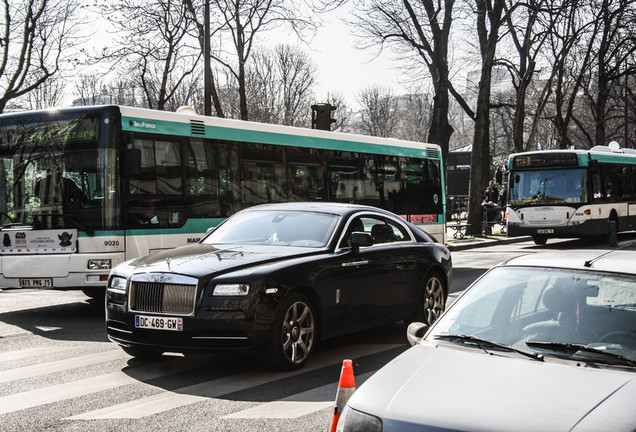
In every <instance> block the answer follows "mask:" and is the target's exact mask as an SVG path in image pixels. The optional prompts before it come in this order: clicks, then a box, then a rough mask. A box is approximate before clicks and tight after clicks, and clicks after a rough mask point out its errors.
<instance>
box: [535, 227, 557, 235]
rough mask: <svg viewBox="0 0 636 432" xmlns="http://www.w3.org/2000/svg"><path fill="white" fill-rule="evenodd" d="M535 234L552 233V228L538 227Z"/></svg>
mask: <svg viewBox="0 0 636 432" xmlns="http://www.w3.org/2000/svg"><path fill="white" fill-rule="evenodd" d="M537 234H554V230H553V229H552V228H546V229H538V230H537Z"/></svg>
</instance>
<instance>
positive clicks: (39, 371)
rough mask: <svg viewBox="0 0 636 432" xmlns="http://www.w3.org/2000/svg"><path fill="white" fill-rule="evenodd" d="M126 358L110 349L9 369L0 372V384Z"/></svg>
mask: <svg viewBox="0 0 636 432" xmlns="http://www.w3.org/2000/svg"><path fill="white" fill-rule="evenodd" d="M124 357H128V354H126V353H125V352H124V351H122V350H121V349H118V348H117V349H111V350H110V351H105V352H99V353H95V354H89V355H85V356H80V357H73V358H69V359H63V360H56V361H52V362H47V363H40V364H35V365H30V366H23V367H20V368H17V369H9V370H5V371H1V372H0V383H7V382H10V381H17V380H20V379H25V378H33V377H36V376H40V375H46V374H48V373H54V372H60V371H65V370H70V369H74V368H80V367H85V366H90V365H93V364H99V363H104V362H108V361H111V360H117V359H120V358H124Z"/></svg>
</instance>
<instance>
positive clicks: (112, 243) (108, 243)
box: [104, 240, 119, 247]
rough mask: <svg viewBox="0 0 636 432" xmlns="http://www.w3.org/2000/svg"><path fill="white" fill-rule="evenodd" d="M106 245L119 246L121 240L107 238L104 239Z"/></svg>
mask: <svg viewBox="0 0 636 432" xmlns="http://www.w3.org/2000/svg"><path fill="white" fill-rule="evenodd" d="M104 246H105V247H109V246H110V247H118V246H119V240H105V241H104Z"/></svg>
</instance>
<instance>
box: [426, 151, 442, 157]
mask: <svg viewBox="0 0 636 432" xmlns="http://www.w3.org/2000/svg"><path fill="white" fill-rule="evenodd" d="M426 156H427V157H428V158H430V159H439V151H437V150H426Z"/></svg>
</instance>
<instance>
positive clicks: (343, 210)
mask: <svg viewBox="0 0 636 432" xmlns="http://www.w3.org/2000/svg"><path fill="white" fill-rule="evenodd" d="M256 210H258V211H261V210H290V211H316V212H323V213H333V214H337V215H341V216H346V215H349V214H351V213H356V212H359V211H373V212H377V213H382V214H385V215H391V216H397V215H396V214H394V213H391V212H388V211H386V210H383V209H381V208H378V207H373V206H366V205H360V204H349V203H339V202H314V201H310V202H296V201H295V202H284V203H272V204H260V205H256V206H253V207H248V208H246V209H244V210H241V211H242V212H246V211H256Z"/></svg>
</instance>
